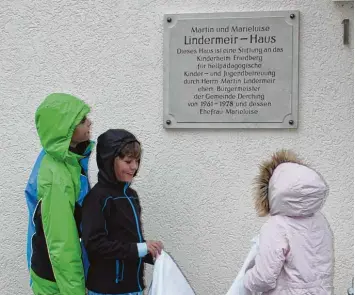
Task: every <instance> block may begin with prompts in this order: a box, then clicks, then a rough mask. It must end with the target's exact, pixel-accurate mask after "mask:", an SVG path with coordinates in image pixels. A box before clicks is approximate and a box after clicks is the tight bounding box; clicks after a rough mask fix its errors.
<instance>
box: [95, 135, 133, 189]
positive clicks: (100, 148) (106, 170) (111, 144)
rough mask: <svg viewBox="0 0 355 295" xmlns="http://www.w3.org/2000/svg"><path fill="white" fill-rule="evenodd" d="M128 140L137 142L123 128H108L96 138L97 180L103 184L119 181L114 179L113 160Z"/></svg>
mask: <svg viewBox="0 0 355 295" xmlns="http://www.w3.org/2000/svg"><path fill="white" fill-rule="evenodd" d="M130 142H138V143H139V141H138V140H137V139H136V137H135V136H134V135H133V134H132V133H130V132H128V131H126V130H123V129H109V130H107V131H106V132H105V133H103V134H101V135H100V136H99V138H98V139H97V147H96V162H97V167H98V168H99V173H98V180H99V182H101V183H104V184H118V183H121V182H119V181H118V180H117V179H116V176H115V171H114V168H113V167H114V160H115V158H116V157H117V156H118V155H119V153H120V151H121V150H122V149H123V147H124V146H125V145H126V144H128V143H130Z"/></svg>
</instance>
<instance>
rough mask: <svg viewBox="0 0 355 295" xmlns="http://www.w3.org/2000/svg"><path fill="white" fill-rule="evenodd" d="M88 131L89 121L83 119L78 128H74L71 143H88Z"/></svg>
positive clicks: (89, 127)
mask: <svg viewBox="0 0 355 295" xmlns="http://www.w3.org/2000/svg"><path fill="white" fill-rule="evenodd" d="M90 129H91V121H90V120H89V119H88V118H86V117H84V118H83V119H82V120H81V122H80V123H79V125H78V126H76V128H75V130H74V133H73V137H72V140H71V141H72V143H74V144H78V143H81V142H85V141H88V140H89V139H90V135H91V134H90Z"/></svg>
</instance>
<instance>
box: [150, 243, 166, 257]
mask: <svg viewBox="0 0 355 295" xmlns="http://www.w3.org/2000/svg"><path fill="white" fill-rule="evenodd" d="M146 243H147V247H148V252H149V253H150V254H151V255H152V256H153V258H157V257H158V256H159V255H160V254H161V250H163V248H164V246H163V243H162V242H160V241H147V242H146Z"/></svg>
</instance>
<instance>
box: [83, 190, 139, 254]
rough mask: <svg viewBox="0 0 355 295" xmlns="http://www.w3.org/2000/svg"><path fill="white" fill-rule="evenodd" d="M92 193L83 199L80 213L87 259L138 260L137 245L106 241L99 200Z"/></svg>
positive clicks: (104, 224)
mask: <svg viewBox="0 0 355 295" xmlns="http://www.w3.org/2000/svg"><path fill="white" fill-rule="evenodd" d="M92 192H93V191H91V193H89V195H88V196H87V197H86V198H85V201H84V204H83V211H82V238H83V241H84V245H85V249H86V251H87V252H88V255H89V257H97V258H99V259H122V260H125V259H138V258H139V255H138V246H137V243H129V242H121V241H118V240H115V241H111V240H109V239H108V236H107V231H106V221H105V216H104V212H103V211H102V204H101V203H100V198H99V197H98V196H97V195H94V194H93V193H92Z"/></svg>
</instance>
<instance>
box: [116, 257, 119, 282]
mask: <svg viewBox="0 0 355 295" xmlns="http://www.w3.org/2000/svg"><path fill="white" fill-rule="evenodd" d="M119 273H120V262H119V261H118V260H116V284H118V282H119V281H118V280H119V278H118V277H119Z"/></svg>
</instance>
